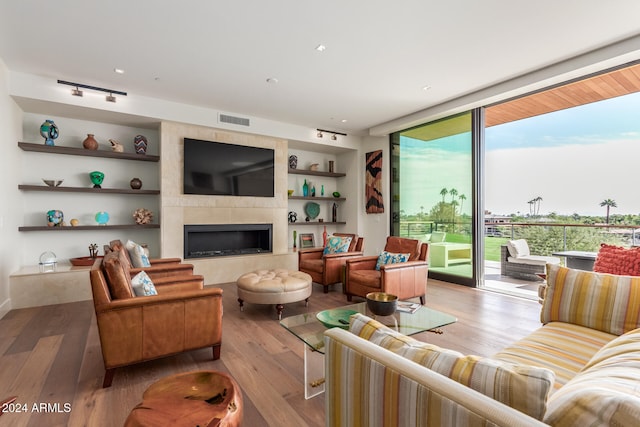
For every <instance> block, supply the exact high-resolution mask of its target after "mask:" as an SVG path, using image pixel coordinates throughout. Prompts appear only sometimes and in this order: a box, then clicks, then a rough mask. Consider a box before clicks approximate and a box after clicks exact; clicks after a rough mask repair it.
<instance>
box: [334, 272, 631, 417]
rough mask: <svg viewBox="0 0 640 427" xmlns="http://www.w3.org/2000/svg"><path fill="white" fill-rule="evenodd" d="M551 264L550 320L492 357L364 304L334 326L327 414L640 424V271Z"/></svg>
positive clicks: (545, 315) (544, 318) (544, 314)
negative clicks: (433, 339)
mask: <svg viewBox="0 0 640 427" xmlns="http://www.w3.org/2000/svg"><path fill="white" fill-rule="evenodd" d="M547 275H548V276H547V290H546V295H545V298H544V302H543V305H542V310H541V315H540V316H541V322H542V323H543V326H542V327H541V328H539V329H538V330H536V331H534V332H533V333H532V334H530V335H529V336H527V337H525V338H524V339H522V340H520V341H518V342H516V343H514V344H512V345H511V346H509V347H508V348H505V349H503V350H502V351H500V352H498V353H497V354H495V355H493V356H491V357H479V356H470V355H463V354H460V353H458V352H455V351H452V350H448V349H443V348H440V347H437V346H435V345H431V344H428V343H424V342H420V341H417V340H414V339H413V338H410V337H407V336H404V335H402V334H399V333H397V332H395V331H394V330H392V329H390V328H387V327H385V326H383V325H382V324H380V323H378V322H376V321H375V320H373V319H370V318H368V317H367V316H365V315H362V314H356V315H354V316H352V317H351V323H350V326H349V331H346V330H342V329H339V328H334V329H330V330H328V331H326V332H325V347H326V349H325V350H326V352H325V370H326V395H325V404H326V415H327V417H326V425H327V426H452V427H453V426H510V427H513V426H536V425H553V426H580V427H581V426H601V425H615V426H637V425H640V329H638V328H640V277H630V276H614V275H609V274H602V273H594V272H588V271H582V270H572V269H568V268H565V267H561V266H558V265H547Z"/></svg>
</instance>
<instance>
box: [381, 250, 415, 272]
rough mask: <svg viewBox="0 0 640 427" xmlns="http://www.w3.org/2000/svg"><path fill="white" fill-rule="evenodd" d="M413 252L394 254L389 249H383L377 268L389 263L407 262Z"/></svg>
mask: <svg viewBox="0 0 640 427" xmlns="http://www.w3.org/2000/svg"><path fill="white" fill-rule="evenodd" d="M410 255H411V254H394V253H391V252H387V251H382V253H381V254H380V256H379V257H378V262H376V270H380V266H382V265H387V264H396V263H399V262H407V261H408V260H409V256H410Z"/></svg>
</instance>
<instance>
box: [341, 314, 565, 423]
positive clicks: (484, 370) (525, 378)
mask: <svg viewBox="0 0 640 427" xmlns="http://www.w3.org/2000/svg"><path fill="white" fill-rule="evenodd" d="M349 330H350V331H351V332H352V333H353V334H355V335H358V336H359V337H361V338H364V339H366V340H368V341H370V342H373V343H374V344H377V345H379V346H381V347H383V348H386V349H387V350H390V351H392V352H393V353H396V354H399V355H401V356H403V357H405V358H407V359H409V360H412V361H414V362H416V363H418V364H420V365H422V366H424V367H426V368H429V369H431V370H433V371H435V372H438V373H439V374H442V375H444V376H446V377H449V378H451V379H452V380H454V381H457V382H459V383H460V384H463V385H465V386H467V387H469V388H472V389H474V390H476V391H478V392H480V393H482V394H484V395H486V396H488V397H491V398H492V399H495V400H497V401H499V402H502V403H504V404H505V405H508V406H511V407H512V408H514V409H517V410H519V411H520V412H523V413H525V414H527V415H529V416H531V417H534V418H536V419H542V417H543V415H544V413H545V409H546V400H547V397H548V396H549V392H550V390H551V388H552V386H553V384H554V381H555V374H554V373H553V372H552V371H551V370H549V369H545V368H537V367H533V366H527V365H519V364H512V363H508V362H503V361H499V360H493V359H487V358H482V357H479V356H465V355H463V354H461V353H458V352H457V351H453V350H449V349H443V348H440V347H438V346H435V345H431V344H427V343H423V342H420V341H417V340H414V339H413V338H410V337H408V336H406V335H402V334H400V333H398V332H396V331H394V330H392V329H390V328H388V327H386V326H384V325H382V324H381V323H379V322H377V321H375V320H373V319H370V318H369V317H367V316H365V315H363V314H356V315H354V316H352V317H351V325H350V327H349Z"/></svg>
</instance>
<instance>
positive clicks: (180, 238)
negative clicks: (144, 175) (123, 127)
mask: <svg viewBox="0 0 640 427" xmlns="http://www.w3.org/2000/svg"><path fill="white" fill-rule="evenodd" d="M160 138H161V141H162V144H161V151H160V156H161V162H160V190H161V194H162V196H161V218H162V222H161V226H160V227H161V236H160V242H161V243H160V245H161V255H162V256H163V257H184V256H185V251H184V227H185V226H188V225H201V224H216V225H225V224H272V245H271V246H272V247H271V253H258V254H250V255H234V256H218V257H212V258H189V259H188V260H187V262H189V263H190V264H193V265H194V266H195V272H196V274H202V275H203V276H204V277H205V282H206V283H209V284H214V283H227V282H232V281H235V280H236V279H237V278H238V277H240V276H241V275H242V274H244V273H246V272H248V271H252V270H255V269H259V268H287V269H295V268H297V267H296V266H297V258H296V254H295V253H294V252H292V251H290V250H289V248H288V242H289V240H290V238H289V236H288V234H289V231H288V224H287V213H288V198H287V170H288V142H287V140H284V139H280V138H273V137H267V136H261V135H252V134H245V133H240V132H231V131H222V130H219V129H213V128H207V127H202V126H194V125H187V124H183V123H174V122H162V123H161V125H160ZM184 138H194V139H200V140H205V141H217V142H224V143H229V144H239V145H248V146H254V147H264V148H271V149H274V150H275V183H274V185H275V197H233V196H201V195H190V194H189V195H185V194H182V180H183V178H182V173H183V172H182V163H183V149H184Z"/></svg>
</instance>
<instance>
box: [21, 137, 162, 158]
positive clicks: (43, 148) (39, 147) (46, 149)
mask: <svg viewBox="0 0 640 427" xmlns="http://www.w3.org/2000/svg"><path fill="white" fill-rule="evenodd" d="M18 147H20V148H21V149H22V150H24V151H33V152H37V153H49V154H68V155H70V156H85V157H105V158H110V159H124V160H138V161H142V162H158V161H159V160H160V156H153V155H150V154H136V153H118V152H116V151H107V150H87V149H86V148H75V147H62V146H60V145H54V146H51V145H45V144H33V143H30V142H18Z"/></svg>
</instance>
